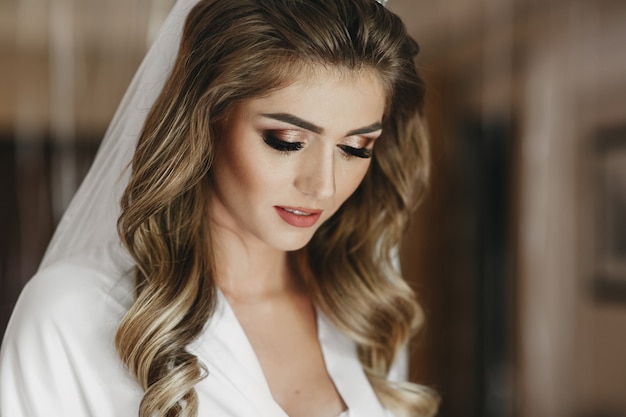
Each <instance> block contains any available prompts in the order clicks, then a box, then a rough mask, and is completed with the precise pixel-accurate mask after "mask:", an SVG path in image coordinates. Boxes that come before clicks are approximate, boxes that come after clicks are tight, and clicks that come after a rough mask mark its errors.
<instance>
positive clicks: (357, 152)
mask: <svg viewBox="0 0 626 417" xmlns="http://www.w3.org/2000/svg"><path fill="white" fill-rule="evenodd" d="M339 147H340V148H341V150H342V151H344V152H345V153H347V154H348V155H350V156H356V157H357V158H364V159H367V158H371V157H372V151H370V150H369V149H366V148H355V147H352V146H348V145H340V146H339Z"/></svg>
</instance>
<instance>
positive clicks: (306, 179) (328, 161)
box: [295, 146, 336, 200]
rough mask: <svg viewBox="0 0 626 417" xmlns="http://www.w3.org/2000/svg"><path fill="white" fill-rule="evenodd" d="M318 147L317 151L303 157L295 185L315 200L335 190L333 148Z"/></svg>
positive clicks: (325, 197) (328, 196) (325, 198)
mask: <svg viewBox="0 0 626 417" xmlns="http://www.w3.org/2000/svg"><path fill="white" fill-rule="evenodd" d="M319 148H320V149H318V150H317V152H313V153H311V154H309V155H306V156H304V157H303V160H302V161H301V164H300V167H299V170H298V175H297V176H296V179H295V186H296V188H297V189H298V190H300V192H302V193H303V194H306V195H309V196H311V197H313V198H315V199H317V200H327V199H329V198H332V197H333V196H334V195H335V191H336V184H335V158H334V149H333V148H332V147H331V148H329V149H324V147H323V146H320V147H319Z"/></svg>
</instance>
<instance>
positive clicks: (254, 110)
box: [235, 67, 386, 131]
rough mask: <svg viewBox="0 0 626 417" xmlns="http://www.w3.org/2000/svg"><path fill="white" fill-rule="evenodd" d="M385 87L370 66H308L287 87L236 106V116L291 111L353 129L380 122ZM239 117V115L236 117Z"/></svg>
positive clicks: (325, 124)
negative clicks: (339, 67)
mask: <svg viewBox="0 0 626 417" xmlns="http://www.w3.org/2000/svg"><path fill="white" fill-rule="evenodd" d="M385 103H386V89H385V86H384V83H383V81H382V79H381V78H380V76H379V75H378V74H377V73H376V72H375V71H374V70H369V69H359V70H348V69H337V68H324V67H321V68H320V67H318V68H307V69H303V70H300V71H298V72H297V73H296V74H295V75H294V76H293V77H291V82H290V83H288V84H287V85H286V86H284V87H282V88H279V89H276V90H273V91H272V92H270V93H268V94H266V95H265V96H262V97H258V98H254V99H249V100H245V101H243V102H242V103H240V104H239V105H238V106H237V111H236V112H235V113H236V118H237V119H241V118H246V117H255V115H260V114H267V113H289V114H293V115H295V116H297V117H300V118H302V119H304V120H307V121H309V122H312V123H315V124H316V125H318V126H321V127H323V128H324V129H327V130H337V131H340V130H342V129H345V130H352V129H355V128H358V127H361V126H366V125H369V124H372V123H374V122H380V121H381V120H382V116H383V113H384V110H385ZM237 116H238V117H237Z"/></svg>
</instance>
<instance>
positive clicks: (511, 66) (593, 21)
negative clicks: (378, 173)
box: [0, 0, 626, 417]
mask: <svg viewBox="0 0 626 417" xmlns="http://www.w3.org/2000/svg"><path fill="white" fill-rule="evenodd" d="M171 4H172V0H107V1H97V0H80V1H78V0H54V1H45V0H0V192H1V194H0V334H2V333H3V332H4V328H5V326H6V323H7V321H8V317H9V315H10V312H11V309H12V307H13V305H14V303H15V300H16V298H17V296H18V294H19V291H20V289H21V288H22V286H23V285H24V283H25V282H26V281H27V280H28V279H29V277H30V276H31V275H32V274H33V273H34V272H35V271H36V269H37V265H38V263H39V260H40V259H41V256H42V254H43V251H44V250H45V247H46V245H47V242H48V240H49V238H50V236H51V233H52V232H53V230H54V227H55V224H56V222H57V221H58V220H59V218H60V216H61V214H62V213H63V210H64V208H65V206H66V205H67V204H68V202H69V200H70V199H71V196H72V194H73V193H74V191H75V190H76V187H77V186H78V185H79V184H80V181H81V179H82V177H83V176H84V175H85V173H86V171H87V169H88V167H89V164H90V162H91V160H92V158H93V156H94V155H95V152H96V151H97V147H98V144H99V141H100V139H101V138H102V135H103V133H104V130H105V129H106V126H107V123H108V121H109V120H110V118H111V117H112V115H113V112H114V111H115V108H116V106H117V104H118V102H119V100H120V99H121V97H122V94H123V92H124V90H125V88H126V86H127V85H128V83H129V81H130V79H131V77H132V75H133V73H134V71H135V69H136V68H137V66H138V65H139V63H140V61H141V59H142V56H143V54H144V53H145V51H146V49H147V48H148V46H149V44H150V41H151V39H152V38H153V36H154V35H155V33H156V31H157V30H158V27H159V25H160V23H161V22H162V20H163V19H164V17H165V16H166V14H167V13H168V11H169V8H170V7H171ZM389 7H390V8H391V9H392V10H393V11H395V12H396V13H398V14H399V15H400V16H401V17H402V18H403V19H404V20H405V22H406V24H407V26H408V28H409V30H410V32H411V33H412V34H413V35H414V37H415V38H416V39H417V40H418V42H419V43H420V45H421V47H422V51H421V54H420V59H419V62H420V66H421V67H422V71H423V74H424V76H425V78H426V79H427V82H428V91H429V92H428V108H427V111H428V123H429V127H430V131H431V136H432V141H431V143H432V154H433V176H432V186H431V189H430V191H429V194H428V196H427V197H426V199H425V201H424V204H423V206H422V208H421V210H420V211H419V212H418V213H417V214H416V215H415V217H414V219H413V222H412V223H411V227H410V229H409V230H408V233H407V238H406V242H405V245H404V246H403V249H402V252H401V260H402V266H403V270H404V272H405V275H406V277H407V279H408V280H410V281H411V283H412V284H413V285H414V287H415V288H416V290H417V292H418V296H419V298H420V301H421V303H422V305H423V306H424V309H425V312H426V319H427V321H426V325H425V327H424V329H423V330H422V332H421V333H420V334H419V335H418V337H417V338H416V341H415V343H414V344H413V346H412V349H411V351H412V356H413V357H412V368H411V375H412V378H413V379H414V380H416V381H419V382H421V383H425V384H427V385H430V386H432V387H434V388H435V389H436V390H438V391H439V393H440V394H441V396H442V398H443V400H442V406H441V412H440V414H439V416H441V417H491V416H493V417H508V416H511V417H513V416H515V417H624V416H626V1H623V0H595V1H593V0H445V1H437V0H391V1H390V3H389ZM7 417H9V416H7Z"/></svg>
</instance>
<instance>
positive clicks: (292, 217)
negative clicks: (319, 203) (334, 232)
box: [274, 206, 322, 227]
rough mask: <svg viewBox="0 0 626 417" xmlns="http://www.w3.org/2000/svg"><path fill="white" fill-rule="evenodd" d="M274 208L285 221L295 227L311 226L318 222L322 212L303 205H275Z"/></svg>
mask: <svg viewBox="0 0 626 417" xmlns="http://www.w3.org/2000/svg"><path fill="white" fill-rule="evenodd" d="M274 209H275V210H276V212H277V213H278V215H279V216H280V217H281V218H282V219H283V220H284V221H286V222H287V223H289V224H290V225H292V226H295V227H311V226H313V225H314V224H315V223H317V221H318V220H319V218H320V215H321V214H322V210H312V209H306V208H302V207H287V206H274ZM288 210H297V211H300V212H303V213H306V214H296V213H292V212H291V211H288Z"/></svg>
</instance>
